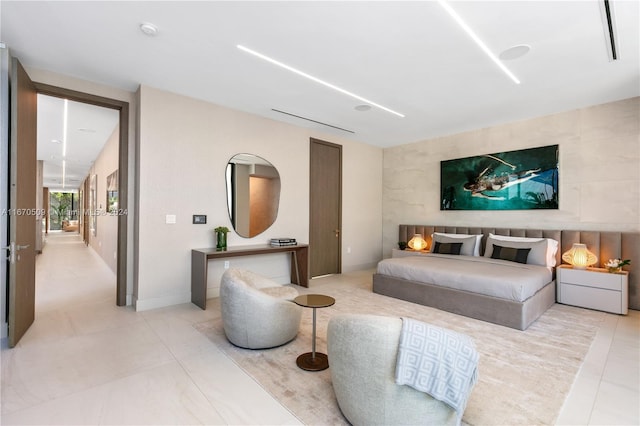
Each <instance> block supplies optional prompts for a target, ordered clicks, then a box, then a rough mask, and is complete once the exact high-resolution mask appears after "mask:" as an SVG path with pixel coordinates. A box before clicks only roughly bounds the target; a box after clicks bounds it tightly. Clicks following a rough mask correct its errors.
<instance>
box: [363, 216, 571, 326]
mask: <svg viewBox="0 0 640 426" xmlns="http://www.w3.org/2000/svg"><path fill="white" fill-rule="evenodd" d="M413 233H421V234H422V235H423V236H424V238H425V239H426V240H428V242H429V246H430V247H431V248H432V250H433V247H434V245H435V242H436V240H437V241H438V242H440V243H444V245H447V246H449V245H457V246H458V247H455V248H457V253H458V254H442V253H438V254H432V253H430V254H420V255H419V256H408V257H401V258H391V259H384V260H382V261H380V262H379V264H378V267H377V270H376V273H375V274H374V276H373V291H374V292H375V293H379V294H384V295H387V296H391V297H395V298H398V299H403V300H408V301H410V302H415V303H419V304H422V305H426V306H432V307H435V308H438V309H442V310H445V311H449V312H453V313H456V314H460V315H464V316H468V317H472V318H477V319H480V320H483V321H488V322H492V323H495V324H500V325H504V326H506V327H511V328H516V329H519V330H525V329H527V328H528V327H529V325H530V324H531V323H533V322H534V321H535V320H536V319H538V317H540V315H542V314H543V313H544V312H545V311H546V310H547V309H549V307H550V306H551V305H553V304H554V303H555V299H556V288H555V274H554V268H553V266H555V264H556V261H558V259H559V255H560V254H559V252H558V250H557V248H558V240H559V239H560V231H539V230H527V231H523V230H510V229H507V230H505V229H499V230H495V229H481V228H459V229H451V228H438V227H428V226H424V227H420V228H419V229H418V228H416V226H410V225H400V240H401V241H402V240H403V238H404V241H406V240H408V237H410V236H411V235H412V234H413ZM497 234H502V235H497ZM432 235H433V238H434V240H433V241H431V238H432ZM454 237H457V238H460V239H457V238H454ZM502 238H503V239H504V240H503V239H502ZM454 241H455V242H456V243H455V244H449V243H451V242H454ZM457 241H461V243H460V244H458V243H457ZM551 242H553V243H555V250H551V249H550V248H549V247H550V246H551V244H550V243H551ZM497 245H501V248H502V249H503V251H505V250H504V248H505V246H506V247H508V249H509V250H512V251H514V252H516V251H518V252H521V251H523V252H524V253H520V254H524V256H525V257H524V259H527V260H529V262H527V263H521V262H520V261H514V259H510V260H504V259H501V258H500V256H495V252H497V251H499V250H500V249H499V248H498V247H497ZM441 247H442V246H441ZM492 255H493V256H494V257H497V258H495V259H494V258H492Z"/></svg>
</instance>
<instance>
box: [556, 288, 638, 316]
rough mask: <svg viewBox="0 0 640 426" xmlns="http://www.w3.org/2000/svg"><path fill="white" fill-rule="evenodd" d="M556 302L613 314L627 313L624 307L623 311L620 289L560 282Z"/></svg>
mask: <svg viewBox="0 0 640 426" xmlns="http://www.w3.org/2000/svg"><path fill="white" fill-rule="evenodd" d="M558 302H560V303H564V304H566V305H574V306H581V307H584V308H589V309H597V310H599V311H605V312H612V313H614V314H623V313H624V314H626V313H627V312H626V309H625V310H624V311H623V303H622V292H620V291H612V290H602V289H598V288H594V287H582V286H579V285H572V284H561V286H560V288H559V291H558Z"/></svg>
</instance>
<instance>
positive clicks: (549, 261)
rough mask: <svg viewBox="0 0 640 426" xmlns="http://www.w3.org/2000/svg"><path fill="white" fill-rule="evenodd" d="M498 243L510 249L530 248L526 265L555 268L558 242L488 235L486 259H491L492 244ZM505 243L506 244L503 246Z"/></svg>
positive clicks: (544, 239)
mask: <svg viewBox="0 0 640 426" xmlns="http://www.w3.org/2000/svg"><path fill="white" fill-rule="evenodd" d="M496 241H500V244H498V245H500V246H504V247H512V248H530V249H531V251H530V252H529V256H528V257H527V263H529V264H532V265H541V266H548V267H553V266H556V253H557V252H558V242H557V241H556V240H553V239H551V238H528V237H509V236H506V235H494V234H489V237H488V238H487V247H486V249H485V251H484V255H485V256H486V257H491V254H492V253H493V244H494V242H496ZM505 243H506V244H505Z"/></svg>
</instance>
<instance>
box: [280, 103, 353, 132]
mask: <svg viewBox="0 0 640 426" xmlns="http://www.w3.org/2000/svg"><path fill="white" fill-rule="evenodd" d="M271 111H275V112H279V113H280V114H286V115H290V116H292V117H296V118H300V119H302V120H307V121H312V122H314V123H318V124H322V125H323V126H327V127H333V128H334V129H338V130H342V131H343V132H349V133H355V132H354V131H353V130H348V129H343V128H342V127H338V126H333V125H331V124H327V123H323V122H322V121H316V120H312V119H310V118H307V117H302V116H301V115H295V114H291V113H290V112H286V111H280V110H279V109H275V108H271Z"/></svg>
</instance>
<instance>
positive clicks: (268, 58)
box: [237, 44, 404, 117]
mask: <svg viewBox="0 0 640 426" xmlns="http://www.w3.org/2000/svg"><path fill="white" fill-rule="evenodd" d="M237 47H238V49H240V50H242V51H244V52H247V53H249V54H251V55H253V56H256V57H258V58H260V59H262V60H264V61H267V62H270V63H272V64H274V65H277V66H279V67H281V68H284V69H286V70H288V71H291V72H292V73H295V74H298V75H300V76H302V77H305V78H308V79H309V80H311V81H315V82H316V83H318V84H322V85H323V86H326V87H328V88H330V89H333V90H336V91H338V92H340V93H342V94H345V95H347V96H351V97H352V98H355V99H358V100H359V101H362V102H365V103H368V104H369V105H373V106H375V107H377V108H380V109H381V110H384V111H387V112H389V113H391V114H394V115H397V116H398V117H404V114H400V113H399V112H397V111H394V110H392V109H390V108H387V107H385V106H382V105H380V104H377V103H375V102H373V101H370V100H369V99H366V98H363V97H362V96H359V95H356V94H355V93H352V92H349V91H348V90H345V89H343V88H341V87H338V86H336V85H334V84H331V83H328V82H326V81H324V80H321V79H319V78H317V77H314V76H312V75H310V74H307V73H306V72H304V71H300V70H299V69H297V68H294V67H292V66H290V65H287V64H284V63H282V62H280V61H277V60H275V59H273V58H270V57H269V56H266V55H263V54H262V53H259V52H256V51H255V50H252V49H249V48H248V47H244V46H242V45H240V44H238V45H237Z"/></svg>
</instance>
